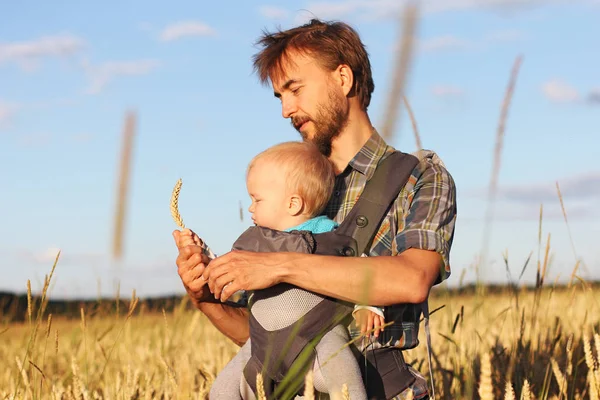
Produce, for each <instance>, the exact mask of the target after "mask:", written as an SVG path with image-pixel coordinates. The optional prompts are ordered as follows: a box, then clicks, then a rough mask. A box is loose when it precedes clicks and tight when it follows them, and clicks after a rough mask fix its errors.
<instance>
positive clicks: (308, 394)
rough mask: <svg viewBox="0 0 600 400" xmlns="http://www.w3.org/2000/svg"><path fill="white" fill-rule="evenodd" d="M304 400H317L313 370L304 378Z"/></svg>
mask: <svg viewBox="0 0 600 400" xmlns="http://www.w3.org/2000/svg"><path fill="white" fill-rule="evenodd" d="M304 399H305V400H315V392H314V385H313V371H312V369H311V370H310V371H308V373H307V374H306V376H305V378H304Z"/></svg>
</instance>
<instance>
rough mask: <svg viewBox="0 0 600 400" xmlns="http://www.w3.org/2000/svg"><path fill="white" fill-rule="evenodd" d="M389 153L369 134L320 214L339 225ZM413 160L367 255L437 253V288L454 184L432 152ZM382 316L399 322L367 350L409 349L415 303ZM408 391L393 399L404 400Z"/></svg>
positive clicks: (418, 384) (416, 390)
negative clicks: (414, 163) (413, 251)
mask: <svg viewBox="0 0 600 400" xmlns="http://www.w3.org/2000/svg"><path fill="white" fill-rule="evenodd" d="M393 151H394V148H392V147H391V146H389V145H387V144H386V143H385V141H384V140H383V138H382V137H381V136H380V135H379V134H378V133H377V132H376V131H374V132H373V135H372V136H371V137H370V138H369V140H368V141H367V142H366V143H365V145H364V146H363V147H362V148H361V149H360V151H359V152H358V153H357V154H356V156H355V157H354V158H353V159H352V160H351V161H350V162H349V163H348V166H347V167H346V169H345V170H344V171H343V172H342V173H341V174H339V175H338V176H337V177H336V182H335V188H334V193H333V196H332V198H331V200H330V202H329V204H328V205H327V208H326V209H325V214H326V215H327V216H328V217H329V218H331V219H333V220H335V221H336V222H338V223H341V222H342V221H343V219H344V218H345V217H346V215H348V213H349V212H350V210H351V209H352V207H353V206H354V204H355V203H356V201H357V200H358V198H359V196H360V194H361V192H362V190H363V188H364V186H365V184H366V183H367V181H368V180H369V179H370V178H371V177H372V176H373V173H374V172H375V168H376V167H377V165H378V164H379V162H380V161H381V160H383V159H384V158H385V157H387V156H388V155H389V154H390V153H392V152H393ZM414 155H415V156H416V157H417V158H418V159H419V160H420V162H419V164H418V165H417V166H416V167H415V169H414V170H413V172H412V174H411V176H410V178H409V180H408V183H407V184H406V186H405V187H404V188H403V189H402V191H401V192H400V194H399V195H398V198H397V199H396V201H395V202H394V205H393V206H392V207H391V209H390V211H389V212H388V214H387V215H386V216H385V219H384V221H383V223H382V224H381V226H380V228H379V231H378V232H377V234H376V235H375V239H374V240H373V243H372V245H371V249H370V251H369V254H366V256H394V255H397V254H399V253H402V252H403V251H404V250H406V249H409V248H417V249H424V250H432V251H436V252H438V253H439V254H440V255H441V256H442V260H443V268H441V269H440V275H439V278H438V283H439V282H441V281H443V280H444V279H446V278H448V277H449V276H450V261H449V256H450V247H451V245H452V239H453V236H454V223H455V220H456V190H455V186H454V180H453V179H452V177H451V175H450V174H449V173H448V171H447V170H446V168H445V167H444V165H443V163H442V161H441V160H440V159H439V157H438V156H437V155H436V154H435V153H433V152H431V151H426V150H421V151H419V152H417V153H415V154H414ZM390 278H391V277H390ZM384 314H385V320H386V323H387V322H388V321H399V323H397V324H394V325H391V326H389V327H386V329H385V331H384V332H383V335H380V339H379V342H377V341H375V338H374V337H371V340H372V342H371V343H369V345H370V346H375V347H381V346H396V347H399V348H402V349H411V348H414V347H416V346H417V345H418V344H419V340H418V332H419V319H420V314H421V305H420V304H417V305H414V304H399V305H394V306H389V307H384ZM350 334H351V336H352V337H353V338H355V337H357V336H359V335H360V332H359V331H358V329H356V327H355V326H354V325H352V326H350ZM411 372H412V373H413V374H414V375H415V376H416V378H417V379H416V381H415V383H414V384H413V386H412V390H413V395H414V399H423V398H426V397H427V396H428V389H427V381H426V380H425V378H423V376H421V375H420V374H419V373H418V372H417V371H415V370H414V369H412V368H411ZM408 391H409V390H407V391H405V392H404V393H402V394H400V395H399V396H398V397H396V399H404V398H406V397H405V396H406V395H407V392H408Z"/></svg>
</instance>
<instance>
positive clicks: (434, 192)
mask: <svg viewBox="0 0 600 400" xmlns="http://www.w3.org/2000/svg"><path fill="white" fill-rule="evenodd" d="M417 168H418V169H420V171H421V173H417V175H418V176H417V177H415V179H416V182H415V184H414V187H413V188H412V190H410V189H409V190H410V192H409V193H408V202H409V204H410V205H409V208H408V212H406V213H405V218H404V229H402V230H401V231H400V232H399V233H398V234H397V235H396V237H395V238H394V246H393V247H395V249H396V251H397V254H400V253H402V252H403V251H405V250H407V249H410V248H413V249H422V250H431V251H435V252H437V253H439V254H440V255H441V256H442V260H443V267H441V268H440V276H439V278H438V280H437V282H436V283H439V282H442V281H443V280H445V279H447V278H448V277H449V276H450V249H451V247H452V240H453V238H454V226H455V222H456V186H455V184H454V180H453V178H452V176H451V175H450V173H449V172H448V171H447V170H446V168H445V167H444V166H443V164H441V163H438V162H435V161H434V160H433V159H432V158H425V159H423V160H422V161H421V162H420V163H419V165H418V167H417Z"/></svg>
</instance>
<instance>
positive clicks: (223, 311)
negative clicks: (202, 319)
mask: <svg viewBox="0 0 600 400" xmlns="http://www.w3.org/2000/svg"><path fill="white" fill-rule="evenodd" d="M198 309H199V310H200V311H202V312H203V313H204V315H206V316H207V317H208V319H209V320H210V322H211V323H212V324H213V325H214V326H215V328H217V329H218V330H219V331H220V332H221V333H222V334H224V335H225V336H227V337H228V338H229V339H231V340H232V341H233V342H234V343H235V344H237V345H238V346H242V345H243V344H244V343H246V341H247V340H248V338H249V337H250V326H249V323H248V310H247V309H245V308H237V307H231V306H228V305H225V304H219V303H198Z"/></svg>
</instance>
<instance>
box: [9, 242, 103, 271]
mask: <svg viewBox="0 0 600 400" xmlns="http://www.w3.org/2000/svg"><path fill="white" fill-rule="evenodd" d="M59 251H60V257H59V259H58V263H59V264H60V265H73V264H78V265H84V266H89V265H92V264H96V263H98V262H101V261H106V260H107V259H108V257H107V255H105V254H100V253H85V252H84V253H75V252H72V251H70V250H65V249H62V250H61V249H59V248H58V247H54V246H49V247H48V248H46V249H42V250H30V249H29V250H21V251H19V252H18V253H17V255H18V256H19V258H20V259H22V260H24V261H27V262H33V263H36V264H46V265H47V264H50V265H52V264H53V263H54V260H56V255H57V254H58V252H59Z"/></svg>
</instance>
